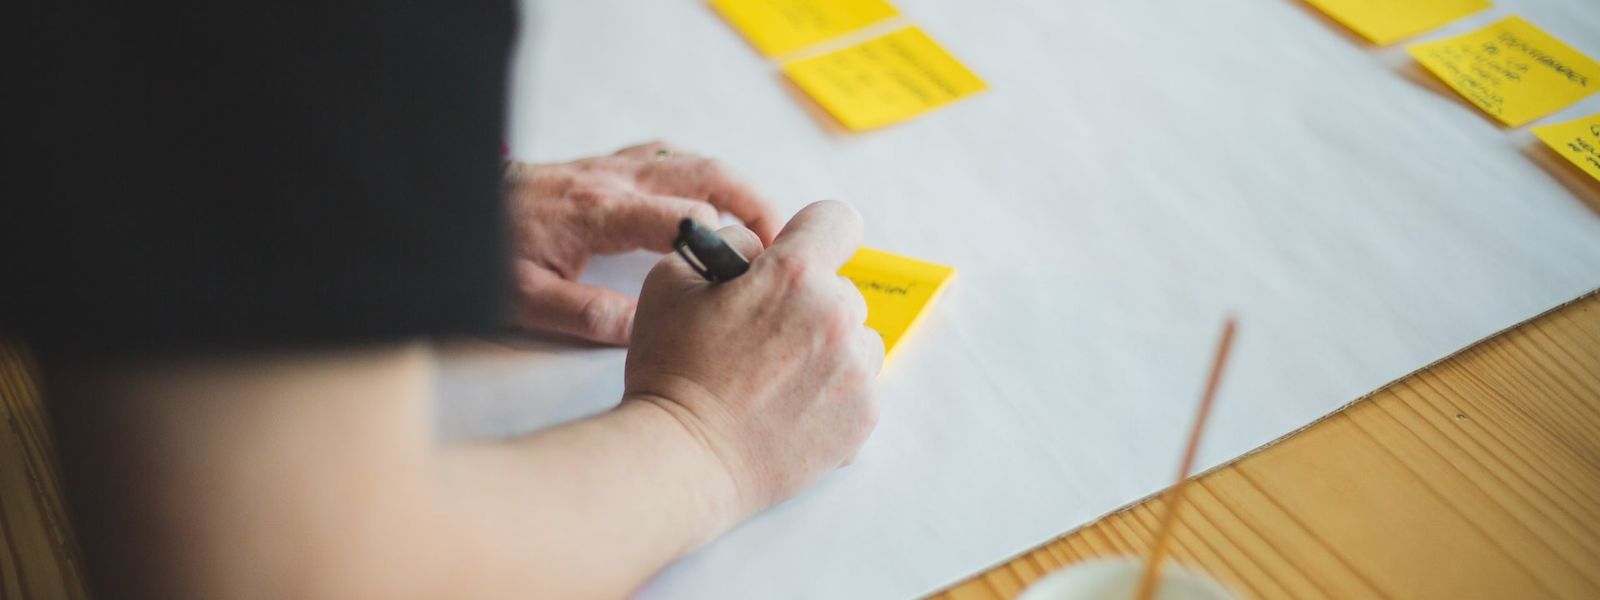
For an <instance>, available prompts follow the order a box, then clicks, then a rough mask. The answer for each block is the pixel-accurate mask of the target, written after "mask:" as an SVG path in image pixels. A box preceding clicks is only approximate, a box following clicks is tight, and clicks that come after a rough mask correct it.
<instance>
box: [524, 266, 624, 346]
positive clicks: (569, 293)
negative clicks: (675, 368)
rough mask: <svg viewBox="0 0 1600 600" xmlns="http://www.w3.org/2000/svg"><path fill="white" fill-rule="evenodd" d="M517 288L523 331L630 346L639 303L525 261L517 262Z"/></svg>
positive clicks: (622, 295)
mask: <svg viewBox="0 0 1600 600" xmlns="http://www.w3.org/2000/svg"><path fill="white" fill-rule="evenodd" d="M516 270H517V285H518V287H520V288H521V289H520V290H519V291H520V292H521V294H520V297H521V298H522V299H523V300H522V306H519V307H518V320H519V322H520V324H521V325H522V326H523V327H527V328H530V329H540V330H544V331H553V332H556V333H563V334H566V335H571V336H575V337H580V338H583V339H586V340H590V341H593V342H599V343H601V344H610V345H613V346H626V345H628V337H629V336H630V335H631V334H632V333H633V314H634V309H635V308H636V307H637V304H638V301H637V300H635V299H633V298H631V297H629V296H627V295H626V294H621V293H618V292H614V291H612V290H608V289H606V288H603V287H599V286H594V285H588V284H584V283H578V282H576V281H568V280H566V279H562V278H561V276H560V275H557V274H556V273H554V272H552V271H549V270H547V269H544V268H542V267H539V266H537V265H534V264H532V263H529V262H526V261H518V263H517V265H516Z"/></svg>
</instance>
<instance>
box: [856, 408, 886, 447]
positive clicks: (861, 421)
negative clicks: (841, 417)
mask: <svg viewBox="0 0 1600 600" xmlns="http://www.w3.org/2000/svg"><path fill="white" fill-rule="evenodd" d="M882 416H883V411H882V410H881V409H879V408H878V403H877V402H873V401H871V400H868V401H867V402H863V403H862V407H861V410H860V411H858V412H857V414H856V422H855V426H856V427H855V429H856V433H857V434H858V439H860V440H865V439H866V438H867V436H868V435H871V434H872V431H873V430H874V429H877V428H878V420H879V419H880V418H882Z"/></svg>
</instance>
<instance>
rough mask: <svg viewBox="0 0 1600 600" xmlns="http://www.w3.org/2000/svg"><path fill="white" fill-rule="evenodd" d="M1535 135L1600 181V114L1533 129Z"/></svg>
mask: <svg viewBox="0 0 1600 600" xmlns="http://www.w3.org/2000/svg"><path fill="white" fill-rule="evenodd" d="M1533 134H1534V135H1536V136H1539V139H1541V140H1544V143H1545V145H1547V146H1550V149H1551V150H1555V151H1556V154H1560V155H1561V156H1563V157H1565V158H1566V159H1567V160H1569V161H1572V164H1575V165H1578V168H1579V169H1583V172H1585V173H1588V174H1589V176H1590V177H1593V178H1595V179H1596V180H1600V114H1597V115H1590V116H1587V117H1584V118H1582V119H1578V120H1576V121H1567V122H1565V123H1556V124H1554V125H1545V126H1543V127H1535V128H1533Z"/></svg>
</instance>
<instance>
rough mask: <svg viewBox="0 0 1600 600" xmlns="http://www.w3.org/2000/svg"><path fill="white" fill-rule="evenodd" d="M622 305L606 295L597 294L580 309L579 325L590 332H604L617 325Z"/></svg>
mask: <svg viewBox="0 0 1600 600" xmlns="http://www.w3.org/2000/svg"><path fill="white" fill-rule="evenodd" d="M621 316H622V314H621V307H620V306H617V303H616V302H612V301H611V299H610V298H608V297H605V296H595V297H593V298H590V299H589V301H588V302H585V303H583V306H582V307H581V308H580V309H578V325H579V327H582V328H583V330H584V331H587V332H590V333H602V332H606V331H609V330H610V329H612V328H614V327H616V326H617V323H618V322H619V320H620V319H619V317H621Z"/></svg>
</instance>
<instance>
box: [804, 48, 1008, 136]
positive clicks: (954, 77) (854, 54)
mask: <svg viewBox="0 0 1600 600" xmlns="http://www.w3.org/2000/svg"><path fill="white" fill-rule="evenodd" d="M783 72H784V74H785V75H788V76H789V79H790V80H793V81H794V82H795V84H796V85H798V86H800V89H803V90H805V92H806V93H807V94H809V95H810V96H811V97H812V98H814V99H816V101H817V103H818V104H821V105H822V108H823V109H825V110H827V111H828V114H831V115H833V116H834V118H836V119H838V120H839V122H840V123H843V124H844V126H845V127H848V128H849V129H850V130H852V131H862V130H866V129H872V128H875V127H882V126H885V125H892V124H894V123H898V122H900V121H904V120H906V119H910V118H912V117H915V116H917V115H920V114H922V113H925V112H927V111H930V110H933V109H935V108H938V107H940V106H944V105H946V104H949V103H951V102H954V101H956V100H959V99H961V98H963V97H966V96H970V95H972V94H975V93H978V92H981V91H983V90H984V89H985V88H987V87H988V86H987V85H985V84H984V83H983V80H981V79H978V76H977V75H974V74H973V73H972V71H968V70H967V68H966V67H964V66H962V65H961V63H960V62H958V61H957V60H956V59H955V57H953V56H950V53H948V52H945V50H944V48H941V47H939V44H938V43H937V42H934V41H933V38H930V37H928V34H926V33H923V32H922V30H921V29H918V28H916V27H907V28H905V29H901V30H899V31H896V32H894V33H890V34H887V35H884V36H881V37H876V38H873V39H870V40H867V41H865V42H862V43H860V44H856V45H854V46H850V47H848V48H843V49H840V50H836V51H834V52H829V53H827V54H823V55H820V56H814V57H810V58H803V59H800V60H795V61H791V62H789V63H788V64H785V65H783Z"/></svg>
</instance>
